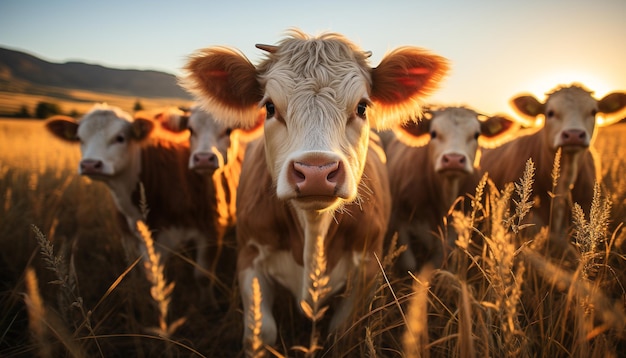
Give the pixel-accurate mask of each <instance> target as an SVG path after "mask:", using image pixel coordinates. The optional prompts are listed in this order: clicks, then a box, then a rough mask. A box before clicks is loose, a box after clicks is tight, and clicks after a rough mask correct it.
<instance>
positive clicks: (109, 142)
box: [46, 104, 234, 304]
mask: <svg viewBox="0 0 626 358" xmlns="http://www.w3.org/2000/svg"><path fill="white" fill-rule="evenodd" d="M155 127H156V126H155V122H154V120H153V119H152V118H133V117H132V116H131V115H130V114H128V113H126V112H124V111H123V110H121V109H119V108H117V107H114V106H110V105H106V104H96V105H95V106H94V107H93V108H92V109H91V110H90V111H89V112H88V113H87V114H85V115H84V117H82V118H81V119H80V120H79V121H76V120H75V119H74V118H72V117H67V116H53V117H51V118H49V119H48V120H47V122H46V128H47V129H48V130H49V132H50V133H52V134H53V135H55V136H56V137H58V138H60V139H63V140H65V141H68V142H71V143H80V149H81V154H82V158H81V160H80V163H79V166H78V172H79V174H80V175H84V176H87V177H89V178H91V179H93V180H96V181H100V182H102V183H104V184H105V185H106V186H107V187H108V189H109V191H110V193H111V196H112V198H113V201H114V203H115V205H116V207H117V210H118V211H119V213H120V218H121V222H122V225H121V229H122V230H123V231H124V232H125V234H126V235H129V236H131V237H133V236H134V237H135V238H139V236H140V234H139V232H138V230H137V226H136V223H137V221H138V220H144V221H145V222H146V224H147V226H148V227H149V228H150V230H151V231H153V233H154V234H153V235H154V239H155V241H156V242H157V243H158V244H159V246H160V247H163V248H164V249H162V250H160V252H161V255H162V256H161V257H162V259H163V262H166V261H167V258H168V255H169V254H170V252H171V251H172V250H174V249H176V248H178V247H179V246H180V245H181V244H182V243H186V242H192V243H195V246H196V253H197V254H196V258H195V259H196V264H197V265H196V266H195V268H194V275H195V277H196V279H197V280H198V282H199V284H200V285H201V286H200V287H201V292H203V293H205V294H207V297H206V298H207V299H209V300H210V302H211V303H212V304H215V302H216V299H215V295H214V292H213V289H214V288H213V286H214V283H215V277H214V274H215V272H211V268H212V267H213V265H212V263H213V262H214V261H215V260H217V259H218V257H217V256H216V253H217V252H219V251H220V250H219V247H220V246H221V245H222V242H221V241H222V238H223V234H224V227H222V225H220V223H219V221H218V219H219V218H218V215H217V212H218V210H217V202H216V195H215V191H216V190H215V189H216V188H215V187H214V185H213V182H212V181H211V180H210V178H208V179H207V177H205V176H203V175H200V174H198V173H196V172H193V171H190V170H188V168H187V163H188V160H189V156H190V151H189V145H188V143H187V142H174V141H171V140H167V139H164V138H163V137H159V135H158V134H155V133H153V132H155ZM144 200H145V201H144ZM142 205H145V206H147V210H145V208H144V209H142ZM137 243H138V242H137ZM132 246H133V245H132V244H131V245H130V247H132ZM130 251H134V250H132V249H131V250H130ZM232 269H233V270H234V263H233V267H232ZM207 276H208V279H209V282H210V285H209V288H208V289H206V281H207Z"/></svg>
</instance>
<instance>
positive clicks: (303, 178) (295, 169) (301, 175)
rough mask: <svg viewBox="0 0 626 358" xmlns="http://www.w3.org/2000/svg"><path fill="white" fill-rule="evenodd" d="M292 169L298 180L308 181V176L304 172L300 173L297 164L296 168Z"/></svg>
mask: <svg viewBox="0 0 626 358" xmlns="http://www.w3.org/2000/svg"><path fill="white" fill-rule="evenodd" d="M292 168H293V170H292V171H291V173H292V174H293V175H294V177H295V178H296V179H299V181H304V180H305V179H306V175H304V173H303V172H301V171H299V170H298V169H297V168H296V166H295V164H294V166H292Z"/></svg>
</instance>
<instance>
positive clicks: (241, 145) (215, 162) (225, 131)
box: [154, 105, 265, 228]
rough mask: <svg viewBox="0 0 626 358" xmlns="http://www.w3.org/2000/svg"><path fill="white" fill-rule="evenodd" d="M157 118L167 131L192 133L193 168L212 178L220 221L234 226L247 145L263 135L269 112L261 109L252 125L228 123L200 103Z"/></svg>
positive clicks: (189, 138) (170, 110) (160, 114)
mask: <svg viewBox="0 0 626 358" xmlns="http://www.w3.org/2000/svg"><path fill="white" fill-rule="evenodd" d="M154 118H155V120H156V121H158V122H159V123H160V124H161V126H162V128H163V129H165V130H166V131H169V132H173V133H182V132H185V131H188V132H189V137H188V140H189V149H190V156H189V169H190V170H194V171H195V172H197V173H199V174H202V175H207V176H209V177H212V179H213V184H214V186H215V189H216V198H217V208H218V211H217V214H218V218H219V222H220V223H221V224H222V225H223V226H226V227H228V228H232V227H234V225H235V223H236V218H237V217H236V206H235V203H236V194H237V187H238V186H239V177H240V175H241V165H242V162H243V158H244V154H245V151H246V146H247V144H248V143H249V142H250V141H252V140H254V139H256V138H258V137H259V136H260V135H261V134H262V128H263V126H262V125H263V121H264V120H265V111H264V110H261V111H259V115H258V116H257V122H256V123H255V125H254V126H253V127H252V128H238V127H233V126H227V125H226V124H225V123H224V122H221V121H217V120H216V119H215V117H214V116H213V114H211V113H209V112H207V111H204V110H202V108H201V107H200V106H197V105H195V106H193V107H191V109H190V110H181V109H179V108H169V109H168V110H165V111H163V112H161V113H158V114H157V115H155V116H154Z"/></svg>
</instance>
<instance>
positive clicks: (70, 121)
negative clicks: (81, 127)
mask: <svg viewBox="0 0 626 358" xmlns="http://www.w3.org/2000/svg"><path fill="white" fill-rule="evenodd" d="M45 125H46V129H47V130H48V131H49V132H50V133H52V134H53V135H54V136H55V137H57V138H60V139H62V140H64V141H66V142H78V141H79V139H78V123H76V121H75V120H74V118H72V117H68V116H61V115H59V116H53V117H50V118H48V120H46V124H45Z"/></svg>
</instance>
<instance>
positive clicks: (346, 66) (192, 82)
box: [182, 30, 447, 211]
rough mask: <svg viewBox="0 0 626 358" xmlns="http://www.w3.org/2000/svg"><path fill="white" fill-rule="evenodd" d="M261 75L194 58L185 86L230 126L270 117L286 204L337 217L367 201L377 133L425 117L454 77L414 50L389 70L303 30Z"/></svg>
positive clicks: (217, 53)
mask: <svg viewBox="0 0 626 358" xmlns="http://www.w3.org/2000/svg"><path fill="white" fill-rule="evenodd" d="M257 47H259V48H262V49H263V50H266V51H267V52H268V56H267V58H266V59H265V60H264V61H263V62H262V63H261V64H260V65H258V66H256V67H255V66H254V65H252V64H251V63H250V62H249V61H248V60H247V59H246V58H245V57H244V56H243V55H242V54H241V53H239V52H236V51H234V50H231V49H226V48H222V47H217V48H215V47H214V48H208V49H204V50H201V51H199V52H198V53H196V54H195V55H193V56H192V57H191V59H190V61H189V62H188V63H187V65H186V67H185V69H186V71H187V74H186V77H184V78H183V79H182V85H183V86H184V87H186V88H187V89H188V90H189V91H190V92H192V93H193V94H195V95H196V97H197V99H198V100H199V101H200V103H201V104H202V105H203V106H204V108H206V109H210V110H211V111H213V112H215V113H216V114H217V117H219V118H220V119H222V118H223V120H224V121H225V123H227V125H229V126H233V125H242V124H250V123H249V122H250V120H251V118H255V116H254V114H255V113H256V111H258V108H259V107H265V109H266V120H265V129H264V134H265V152H266V160H267V165H268V170H269V172H270V174H271V176H272V178H273V180H274V183H275V186H276V193H277V196H278V198H280V199H283V200H291V201H292V202H293V203H294V204H295V206H296V207H300V208H304V209H311V210H319V211H325V210H334V209H336V208H338V207H339V206H341V205H342V204H343V203H345V202H350V201H353V200H355V199H356V197H357V188H358V185H359V182H360V179H361V175H362V172H363V168H364V164H365V158H366V153H367V148H368V141H369V137H368V136H369V131H370V127H375V128H383V127H388V126H390V125H391V124H394V123H399V122H401V121H403V119H405V118H409V116H410V115H415V114H416V113H417V112H419V107H418V105H417V101H418V100H419V99H421V98H422V97H423V96H424V95H425V94H426V93H428V92H429V91H430V90H431V89H433V88H434V87H435V86H436V84H437V83H438V82H439V80H440V78H441V77H442V76H443V75H444V74H445V72H446V71H447V65H446V61H445V60H444V59H443V58H441V57H438V56H435V55H432V54H429V53H427V52H425V51H424V50H421V49H417V48H412V47H404V48H400V49H398V50H395V51H393V52H391V53H389V54H388V55H387V56H385V58H384V59H383V60H382V62H381V63H380V65H379V66H378V67H376V68H372V67H370V66H369V64H368V60H367V58H368V57H369V53H367V52H364V51H362V50H360V49H359V48H357V46H356V45H354V44H353V43H351V42H349V41H348V40H347V39H345V38H344V37H342V36H341V35H337V34H324V35H321V36H319V37H315V38H311V37H308V36H307V35H305V34H302V33H301V32H298V31H297V30H294V31H293V32H292V36H290V37H288V38H286V39H285V40H283V41H282V42H281V43H279V44H278V46H266V45H261V46H257Z"/></svg>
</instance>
